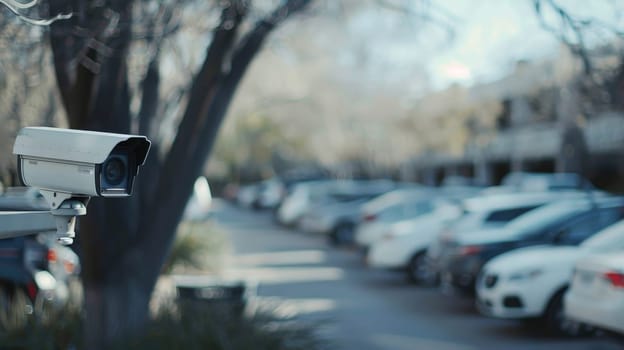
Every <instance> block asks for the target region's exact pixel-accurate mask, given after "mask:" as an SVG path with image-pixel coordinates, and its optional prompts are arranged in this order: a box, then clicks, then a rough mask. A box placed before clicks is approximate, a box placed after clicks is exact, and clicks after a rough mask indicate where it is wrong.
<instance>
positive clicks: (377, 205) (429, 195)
mask: <svg viewBox="0 0 624 350" xmlns="http://www.w3.org/2000/svg"><path fill="white" fill-rule="evenodd" d="M435 197H436V192H435V191H434V190H433V189H430V188H426V187H422V188H419V187H415V188H401V189H397V190H394V191H391V192H388V193H386V194H384V195H382V196H379V197H377V198H375V199H373V200H371V201H369V202H367V203H365V204H364V205H363V206H362V210H361V213H360V221H359V223H358V225H357V228H356V233H355V241H356V243H357V244H358V245H359V246H361V247H364V248H366V247H368V246H369V245H370V244H372V243H373V242H374V241H376V240H378V239H380V238H381V237H382V236H383V234H384V233H386V232H387V231H388V228H389V227H390V226H391V225H392V224H394V223H396V222H399V221H403V220H407V219H411V218H414V217H417V216H420V215H424V214H427V213H430V212H431V211H433V210H434V209H435V207H434V205H433V203H432V202H433V200H432V199H434V198H435Z"/></svg>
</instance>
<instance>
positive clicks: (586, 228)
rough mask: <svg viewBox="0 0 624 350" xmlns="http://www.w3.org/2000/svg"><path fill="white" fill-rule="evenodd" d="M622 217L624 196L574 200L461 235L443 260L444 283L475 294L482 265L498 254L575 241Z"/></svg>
mask: <svg viewBox="0 0 624 350" xmlns="http://www.w3.org/2000/svg"><path fill="white" fill-rule="evenodd" d="M622 218H624V199H623V198H608V199H607V198H601V199H596V200H589V199H588V200H570V201H561V202H556V203H553V204H549V205H546V206H544V207H542V208H539V209H536V210H534V211H532V212H529V213H527V214H524V215H522V216H520V217H518V218H516V219H514V220H512V221H510V222H509V223H508V224H507V225H506V226H505V227H503V228H501V229H494V230H486V231H483V232H472V233H469V234H466V235H464V236H459V237H457V238H456V239H455V241H454V242H452V244H453V245H454V247H453V250H452V253H451V254H448V255H446V256H445V257H444V259H443V260H442V261H441V262H440V263H441V266H440V267H441V278H442V283H443V286H445V287H447V288H448V287H452V288H454V289H458V290H460V291H462V292H466V293H469V294H473V293H474V288H475V281H476V279H477V276H478V274H479V272H480V270H481V267H482V266H483V265H484V264H485V263H486V262H487V261H489V260H490V259H492V258H494V257H495V256H498V255H500V254H503V253H505V252H508V251H510V250H513V249H516V248H521V247H527V246H533V245H541V244H556V245H575V244H578V243H579V242H581V241H583V240H584V239H586V238H587V237H589V236H591V235H593V234H594V233H596V232H598V231H600V230H601V229H603V228H605V227H607V226H609V225H611V224H613V223H615V222H617V221H619V220H621V219H622Z"/></svg>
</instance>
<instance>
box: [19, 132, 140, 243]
mask: <svg viewBox="0 0 624 350" xmlns="http://www.w3.org/2000/svg"><path fill="white" fill-rule="evenodd" d="M150 145H151V143H150V141H149V140H148V139H147V138H146V137H145V136H138V135H125V134H113V133H106V132H95V131H86V130H73V129H60V128H49V127H26V128H23V129H22V130H20V132H19V133H18V135H17V138H16V139H15V144H14V145H13V154H15V155H17V166H18V173H19V178H20V181H21V182H22V183H23V184H24V185H25V186H32V187H36V188H38V189H39V190H40V192H41V194H42V195H43V197H44V198H45V199H46V201H47V202H48V204H50V206H51V208H52V210H50V214H52V215H53V216H54V218H55V221H56V229H57V232H56V235H57V238H58V240H59V242H60V243H62V244H65V245H69V244H72V243H73V241H74V237H75V235H76V233H75V232H74V230H75V226H76V216H80V215H85V214H86V213H87V204H88V202H89V198H90V197H93V196H97V197H127V196H130V195H131V194H132V187H133V185H134V179H135V177H136V176H137V174H138V172H139V167H140V166H141V165H143V164H144V163H145V159H146V158H147V153H148V152H149V149H150Z"/></svg>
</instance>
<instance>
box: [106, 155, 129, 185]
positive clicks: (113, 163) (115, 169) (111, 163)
mask: <svg viewBox="0 0 624 350" xmlns="http://www.w3.org/2000/svg"><path fill="white" fill-rule="evenodd" d="M103 173H104V180H106V182H107V183H109V184H111V185H119V184H120V183H121V182H122V181H123V180H124V178H125V177H126V164H125V163H124V162H123V161H122V160H121V159H119V158H110V159H109V160H107V161H106V163H105V164H104V171H103Z"/></svg>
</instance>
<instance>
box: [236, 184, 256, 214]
mask: <svg viewBox="0 0 624 350" xmlns="http://www.w3.org/2000/svg"><path fill="white" fill-rule="evenodd" d="M257 198H258V185H257V184H250V185H245V186H241V187H240V188H239V189H238V192H237V193H236V203H238V205H240V206H242V207H244V208H251V207H252V206H253V204H254V202H255V201H256V199H257Z"/></svg>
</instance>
